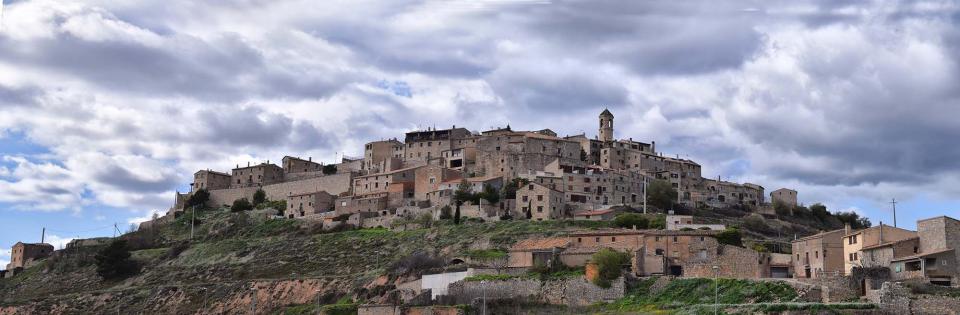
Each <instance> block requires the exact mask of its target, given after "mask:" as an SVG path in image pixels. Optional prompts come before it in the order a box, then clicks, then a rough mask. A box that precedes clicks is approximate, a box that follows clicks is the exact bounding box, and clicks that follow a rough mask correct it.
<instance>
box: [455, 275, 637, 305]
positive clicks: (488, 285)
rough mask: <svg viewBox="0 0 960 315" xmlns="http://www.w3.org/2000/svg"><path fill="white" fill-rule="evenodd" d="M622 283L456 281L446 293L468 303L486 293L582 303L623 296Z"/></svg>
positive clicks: (494, 296) (490, 296)
mask: <svg viewBox="0 0 960 315" xmlns="http://www.w3.org/2000/svg"><path fill="white" fill-rule="evenodd" d="M625 286H626V285H625V283H624V280H623V278H620V279H617V280H615V281H612V285H611V286H610V288H607V289H604V288H601V287H598V286H596V285H594V284H592V283H590V282H588V281H587V280H586V279H584V278H580V277H577V278H571V279H566V280H552V281H540V280H535V279H510V280H504V281H486V282H484V283H481V282H480V281H458V282H454V283H451V284H450V286H449V288H448V291H447V295H448V296H449V298H450V300H451V301H452V302H453V303H456V304H470V303H473V301H475V300H477V299H482V298H483V297H486V299H487V300H498V299H525V300H527V301H531V302H540V303H549V304H563V305H570V306H584V305H590V304H593V303H596V302H601V301H612V300H616V299H619V298H622V297H623V296H624V292H625Z"/></svg>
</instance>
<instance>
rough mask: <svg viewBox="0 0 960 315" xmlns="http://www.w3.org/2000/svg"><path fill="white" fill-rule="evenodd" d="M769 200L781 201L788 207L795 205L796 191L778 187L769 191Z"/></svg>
mask: <svg viewBox="0 0 960 315" xmlns="http://www.w3.org/2000/svg"><path fill="white" fill-rule="evenodd" d="M770 202H771V203H776V202H782V203H783V204H785V205H787V206H789V207H796V206H797V191H796V190H793V189H787V188H780V189H777V190H774V191H771V192H770Z"/></svg>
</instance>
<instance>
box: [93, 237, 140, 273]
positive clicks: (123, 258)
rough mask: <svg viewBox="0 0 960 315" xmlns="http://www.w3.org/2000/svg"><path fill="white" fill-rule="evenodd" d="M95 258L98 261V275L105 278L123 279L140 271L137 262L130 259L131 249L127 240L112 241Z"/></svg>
mask: <svg viewBox="0 0 960 315" xmlns="http://www.w3.org/2000/svg"><path fill="white" fill-rule="evenodd" d="M94 258H95V259H96V261H97V275H99V276H100V277H101V278H103V279H122V278H126V277H128V276H132V275H135V274H137V272H138V271H139V267H138V266H137V262H136V261H134V260H132V259H130V249H129V248H128V247H127V241H125V240H115V241H113V242H111V243H110V245H107V247H105V248H103V249H102V250H100V251H99V252H97V255H96V256H95V257H94Z"/></svg>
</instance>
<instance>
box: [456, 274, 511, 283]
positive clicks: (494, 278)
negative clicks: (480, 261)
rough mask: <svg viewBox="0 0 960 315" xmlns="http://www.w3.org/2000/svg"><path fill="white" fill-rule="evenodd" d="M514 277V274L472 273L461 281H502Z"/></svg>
mask: <svg viewBox="0 0 960 315" xmlns="http://www.w3.org/2000/svg"><path fill="white" fill-rule="evenodd" d="M513 278H516V276H511V275H503V274H500V275H473V276H469V277H466V278H463V281H468V282H469V281H503V280H510V279H513Z"/></svg>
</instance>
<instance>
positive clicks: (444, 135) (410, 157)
mask: <svg viewBox="0 0 960 315" xmlns="http://www.w3.org/2000/svg"><path fill="white" fill-rule="evenodd" d="M470 135H471V133H470V131H469V130H467V129H466V128H457V127H456V126H453V128H451V129H441V130H438V129H431V128H428V129H427V130H422V131H413V132H408V133H407V134H406V138H405V139H404V141H403V142H404V146H403V149H404V153H403V154H404V156H403V159H404V161H423V162H426V161H430V160H431V159H433V158H440V157H441V153H442V152H443V151H448V150H450V149H451V148H452V146H451V141H455V140H457V139H463V138H466V137H469V136H470Z"/></svg>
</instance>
